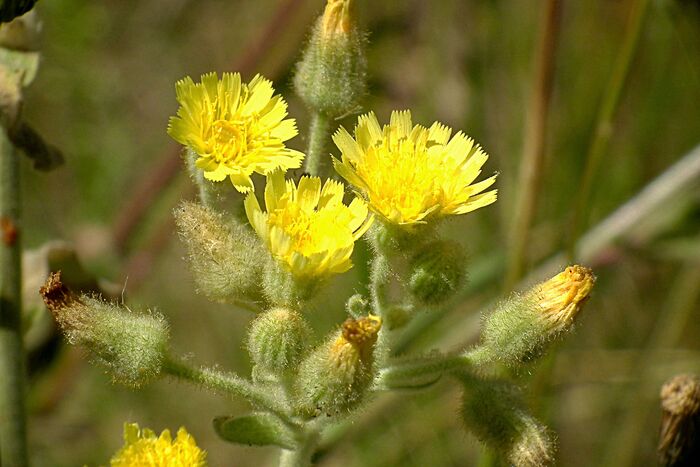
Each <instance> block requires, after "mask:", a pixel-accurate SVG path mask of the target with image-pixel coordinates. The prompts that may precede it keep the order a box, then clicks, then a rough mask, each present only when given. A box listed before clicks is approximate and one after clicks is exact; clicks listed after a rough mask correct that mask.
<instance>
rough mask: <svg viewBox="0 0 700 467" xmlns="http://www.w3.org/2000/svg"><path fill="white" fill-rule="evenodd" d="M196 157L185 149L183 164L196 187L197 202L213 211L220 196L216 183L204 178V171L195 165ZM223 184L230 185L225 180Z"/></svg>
mask: <svg viewBox="0 0 700 467" xmlns="http://www.w3.org/2000/svg"><path fill="white" fill-rule="evenodd" d="M197 157H198V156H197V154H196V153H195V152H194V151H192V150H191V149H190V148H187V153H186V155H185V163H186V164H187V170H188V171H189V173H190V177H192V181H194V184H195V185H196V186H197V192H198V195H199V201H200V202H201V203H202V204H203V205H204V206H206V207H208V208H211V209H215V208H216V202H217V200H218V199H219V197H220V194H219V193H218V187H217V186H216V185H215V183H216V182H212V181H210V180H207V179H206V178H204V171H202V170H201V169H199V168H198V167H197V166H196V165H195V162H196V160H197ZM224 182H225V183H229V184H230V182H228V181H226V180H225V181H224ZM224 182H220V183H224Z"/></svg>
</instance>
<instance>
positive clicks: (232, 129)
mask: <svg viewBox="0 0 700 467" xmlns="http://www.w3.org/2000/svg"><path fill="white" fill-rule="evenodd" d="M175 90H176V94H177V100H178V102H179V103H180V108H179V109H178V111H177V116H175V117H171V118H170V122H169V124H168V134H169V135H170V136H171V137H172V138H173V139H175V140H176V141H178V142H179V143H182V144H183V145H185V146H187V147H189V148H190V149H191V150H192V151H194V152H195V153H196V154H197V156H199V157H198V159H197V161H196V166H197V167H198V168H199V169H201V170H203V171H204V177H205V178H206V179H208V180H212V181H215V182H220V181H222V180H224V179H225V178H226V177H229V179H230V180H231V182H232V183H233V185H234V186H235V187H236V189H237V190H238V191H240V192H242V193H247V192H249V191H251V190H252V189H253V181H252V180H251V179H250V175H251V174H252V173H253V172H256V173H259V174H268V173H270V172H272V171H274V170H275V169H278V168H279V169H283V170H287V169H293V168H297V167H299V166H300V165H301V161H302V159H303V158H304V154H303V153H301V152H299V151H295V150H293V149H289V148H287V147H285V145H284V142H285V141H287V140H289V139H291V138H293V137H295V136H296V135H297V128H296V123H295V121H294V119H291V118H288V119H285V118H284V117H286V116H287V103H286V102H285V101H284V99H282V97H281V96H279V95H276V96H273V94H274V92H275V91H274V89H273V88H272V83H271V82H270V81H269V80H267V79H265V78H263V77H262V76H260V75H257V76H256V77H255V78H253V80H252V81H251V82H250V83H249V84H245V83H241V75H240V74H238V73H224V74H223V76H222V78H221V80H219V78H218V77H217V75H216V73H207V74H206V75H202V82H201V83H196V84H195V83H194V82H193V81H192V78H190V77H189V76H188V77H186V78H184V79H182V80H180V81H178V82H177V84H176V85H175Z"/></svg>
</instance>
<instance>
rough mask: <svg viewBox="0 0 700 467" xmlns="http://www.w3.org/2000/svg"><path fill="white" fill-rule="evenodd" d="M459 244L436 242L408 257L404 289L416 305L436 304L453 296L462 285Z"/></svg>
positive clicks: (463, 269) (463, 266)
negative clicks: (407, 279) (408, 265)
mask: <svg viewBox="0 0 700 467" xmlns="http://www.w3.org/2000/svg"><path fill="white" fill-rule="evenodd" d="M464 256H465V255H464V252H463V250H462V247H461V245H460V244H459V243H457V242H454V241H446V240H436V241H434V242H430V243H426V244H425V245H423V246H422V247H421V248H420V249H419V250H418V251H417V252H416V254H415V255H414V256H413V257H412V258H411V262H410V268H411V275H410V278H409V281H408V290H409V291H410V292H411V295H412V296H413V297H414V298H415V299H417V300H418V301H419V302H420V303H423V304H427V305H437V304H440V303H443V302H445V301H446V300H447V299H449V298H451V297H452V296H454V294H455V292H457V291H458V290H459V288H460V287H461V286H462V284H463V282H464V277H465V275H466V259H465V257H464Z"/></svg>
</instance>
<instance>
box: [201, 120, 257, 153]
mask: <svg viewBox="0 0 700 467" xmlns="http://www.w3.org/2000/svg"><path fill="white" fill-rule="evenodd" d="M210 143H211V146H212V153H213V156H214V158H215V159H216V160H217V161H218V162H225V161H230V160H234V159H236V158H237V157H238V156H239V155H240V154H242V153H244V152H245V151H246V150H247V149H248V145H247V141H246V127H245V125H242V124H240V123H236V122H230V121H228V120H216V121H215V122H214V124H213V125H212V129H211V139H210Z"/></svg>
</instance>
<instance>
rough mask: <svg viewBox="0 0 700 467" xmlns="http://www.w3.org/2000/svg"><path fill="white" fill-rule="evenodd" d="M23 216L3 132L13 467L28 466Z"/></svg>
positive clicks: (13, 158)
mask: <svg viewBox="0 0 700 467" xmlns="http://www.w3.org/2000/svg"><path fill="white" fill-rule="evenodd" d="M19 216H20V184H19V155H18V154H17V153H16V152H15V149H14V147H13V146H12V143H11V142H10V140H9V139H8V137H7V134H6V133H5V130H4V129H2V128H0V230H1V231H0V236H1V237H2V238H1V241H0V453H2V464H3V465H7V466H13V467H15V466H18V467H22V466H26V465H27V464H28V460H27V433H26V431H27V428H26V413H25V400H24V386H25V381H24V377H25V376H24V348H23V346H22V317H21V310H22V296H21V292H22V270H21V254H22V250H21V243H20V238H19Z"/></svg>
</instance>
